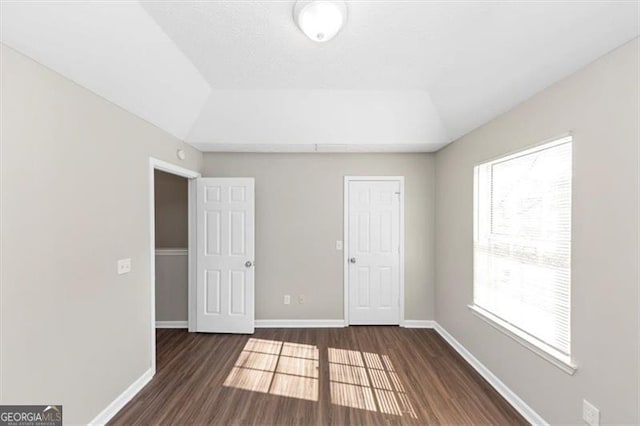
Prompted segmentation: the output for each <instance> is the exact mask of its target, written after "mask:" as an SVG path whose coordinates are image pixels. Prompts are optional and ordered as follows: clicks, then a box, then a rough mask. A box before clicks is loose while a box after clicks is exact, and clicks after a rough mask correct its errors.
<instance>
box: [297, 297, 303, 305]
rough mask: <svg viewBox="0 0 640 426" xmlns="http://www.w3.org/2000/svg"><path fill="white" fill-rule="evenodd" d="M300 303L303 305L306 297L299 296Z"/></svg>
mask: <svg viewBox="0 0 640 426" xmlns="http://www.w3.org/2000/svg"><path fill="white" fill-rule="evenodd" d="M298 303H299V304H301V305H302V304H303V303H304V296H302V295H300V296H298Z"/></svg>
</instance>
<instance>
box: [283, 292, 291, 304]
mask: <svg viewBox="0 0 640 426" xmlns="http://www.w3.org/2000/svg"><path fill="white" fill-rule="evenodd" d="M283 302H284V304H285V305H289V304H291V296H290V295H288V294H285V295H284V301H283Z"/></svg>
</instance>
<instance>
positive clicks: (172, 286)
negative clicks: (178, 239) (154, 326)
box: [156, 249, 189, 321]
mask: <svg viewBox="0 0 640 426" xmlns="http://www.w3.org/2000/svg"><path fill="white" fill-rule="evenodd" d="M188 307H189V256H187V254H186V253H185V254H167V253H166V252H165V253H163V250H162V249H160V250H157V251H156V321H187V319H188V318H189V313H188V311H189V309H188Z"/></svg>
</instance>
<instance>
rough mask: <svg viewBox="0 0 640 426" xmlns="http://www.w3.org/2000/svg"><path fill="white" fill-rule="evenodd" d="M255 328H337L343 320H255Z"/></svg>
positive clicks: (342, 324)
mask: <svg viewBox="0 0 640 426" xmlns="http://www.w3.org/2000/svg"><path fill="white" fill-rule="evenodd" d="M255 325H256V328H339V327H344V326H345V325H344V320H341V319H339V320H256V324H255Z"/></svg>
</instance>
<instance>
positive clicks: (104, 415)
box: [89, 368, 155, 425]
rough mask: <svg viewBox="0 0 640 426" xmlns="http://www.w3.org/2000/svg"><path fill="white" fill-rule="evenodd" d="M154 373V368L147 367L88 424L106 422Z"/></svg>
mask: <svg viewBox="0 0 640 426" xmlns="http://www.w3.org/2000/svg"><path fill="white" fill-rule="evenodd" d="M154 374H155V370H154V369H153V368H149V369H148V370H147V371H145V372H144V374H143V375H142V376H140V377H139V378H138V379H137V380H136V381H135V382H133V383H132V384H131V385H130V386H129V387H128V388H127V389H125V391H124V392H122V393H121V394H120V395H118V396H117V397H116V399H114V400H113V401H111V404H109V405H108V406H107V408H105V409H104V410H102V411H101V412H100V414H98V415H97V416H96V417H95V418H94V419H93V420H91V421H90V422H89V425H105V424H107V423H108V422H109V420H111V419H112V418H113V416H115V415H116V414H118V411H120V410H121V409H122V407H124V406H125V404H126V403H127V402H129V401H131V399H133V397H134V396H136V394H137V393H138V392H140V391H141V390H142V388H143V387H145V385H146V384H147V383H149V381H150V380H151V379H152V378H153V375H154Z"/></svg>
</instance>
